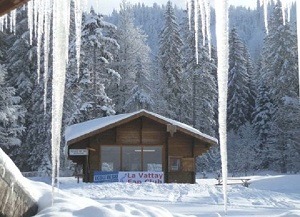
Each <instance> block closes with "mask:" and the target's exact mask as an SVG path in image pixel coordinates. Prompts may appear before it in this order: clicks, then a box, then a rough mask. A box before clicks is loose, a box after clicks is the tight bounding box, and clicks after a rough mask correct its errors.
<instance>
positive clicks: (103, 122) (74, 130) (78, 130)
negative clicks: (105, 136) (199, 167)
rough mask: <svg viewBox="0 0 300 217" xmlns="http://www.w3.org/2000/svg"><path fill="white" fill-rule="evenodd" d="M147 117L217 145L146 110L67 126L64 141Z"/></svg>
mask: <svg viewBox="0 0 300 217" xmlns="http://www.w3.org/2000/svg"><path fill="white" fill-rule="evenodd" d="M142 116H145V117H148V118H150V119H154V120H156V121H158V122H160V123H162V124H165V125H168V124H171V125H175V126H176V127H177V130H178V131H181V132H183V133H186V134H189V135H192V136H194V137H196V138H198V139H202V140H205V141H206V142H208V143H209V144H217V143H218V140H217V139H216V138H214V137H211V136H209V135H207V134H204V133H202V132H200V131H199V130H197V129H195V128H193V127H191V126H189V125H187V124H184V123H181V122H179V121H175V120H172V119H170V118H166V117H164V116H161V115H159V114H156V113H153V112H149V111H147V110H140V111H137V112H132V113H127V114H119V115H113V116H108V117H103V118H98V119H93V120H90V121H86V122H82V123H78V124H74V125H71V126H68V127H67V128H66V131H65V140H66V143H67V144H68V145H70V144H73V143H74V142H77V141H78V140H82V139H85V138H87V137H90V136H92V135H94V132H95V134H97V133H99V130H100V131H101V129H103V130H108V129H111V128H113V127H116V126H118V125H121V124H123V123H126V122H127V121H130V120H133V119H136V118H139V117H142Z"/></svg>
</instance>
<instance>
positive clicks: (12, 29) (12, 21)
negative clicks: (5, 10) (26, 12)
mask: <svg viewBox="0 0 300 217" xmlns="http://www.w3.org/2000/svg"><path fill="white" fill-rule="evenodd" d="M16 18H17V11H16V10H12V11H11V12H10V20H9V26H10V28H9V31H10V32H12V33H13V34H16Z"/></svg>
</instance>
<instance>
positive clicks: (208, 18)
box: [205, 0, 211, 59]
mask: <svg viewBox="0 0 300 217" xmlns="http://www.w3.org/2000/svg"><path fill="white" fill-rule="evenodd" d="M210 12H211V11H210V1H209V0H205V14H206V34H207V42H208V53H209V58H210V59H211V29H210V15H211V13H210Z"/></svg>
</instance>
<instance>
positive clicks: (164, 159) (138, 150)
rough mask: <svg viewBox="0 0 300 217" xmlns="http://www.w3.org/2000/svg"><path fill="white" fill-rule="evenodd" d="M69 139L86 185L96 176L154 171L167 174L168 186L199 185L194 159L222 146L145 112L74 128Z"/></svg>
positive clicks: (170, 121)
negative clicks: (214, 147)
mask: <svg viewBox="0 0 300 217" xmlns="http://www.w3.org/2000/svg"><path fill="white" fill-rule="evenodd" d="M65 138H66V143H67V147H68V157H69V159H70V160H72V161H73V162H74V163H77V164H79V165H82V168H83V181H84V182H93V181H94V180H93V177H94V174H95V172H97V171H104V172H108V171H155V172H163V174H164V180H163V182H165V183H173V182H178V183H195V158H196V157H197V156H199V155H202V154H203V153H205V152H206V151H207V150H209V148H210V147H211V146H212V145H216V144H217V140H216V139H215V138H213V137H210V136H208V135H205V134H203V133H201V132H200V131H198V130H196V129H195V128H192V127H190V126H188V125H185V124H183V123H180V122H178V121H174V120H172V119H169V118H166V117H163V116H161V115H158V114H155V113H152V112H148V111H146V110H141V111H138V112H133V113H129V114H120V115H115V116H110V117H103V118H99V119H95V120H91V121H87V122H83V123H79V124H75V125H72V126H69V127H68V128H67V129H66V134H65Z"/></svg>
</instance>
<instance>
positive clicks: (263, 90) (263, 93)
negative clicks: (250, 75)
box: [253, 80, 275, 169]
mask: <svg viewBox="0 0 300 217" xmlns="http://www.w3.org/2000/svg"><path fill="white" fill-rule="evenodd" d="M258 86H259V89H258V91H257V98H256V101H255V109H254V113H253V125H254V129H255V133H256V135H257V146H256V155H257V156H258V157H257V160H259V161H260V163H259V165H258V168H259V169H268V168H269V165H270V150H269V145H268V141H270V131H271V125H272V117H273V115H274V112H275V108H274V104H273V102H272V99H271V96H270V93H269V89H268V88H267V87H266V85H265V81H263V80H261V81H260V82H259V85H258Z"/></svg>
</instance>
